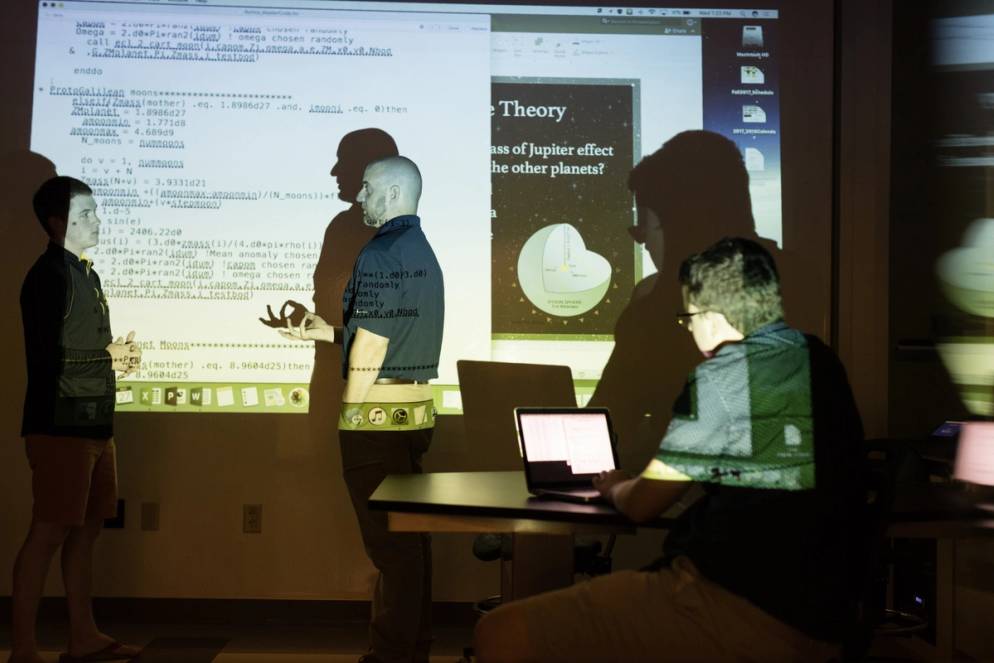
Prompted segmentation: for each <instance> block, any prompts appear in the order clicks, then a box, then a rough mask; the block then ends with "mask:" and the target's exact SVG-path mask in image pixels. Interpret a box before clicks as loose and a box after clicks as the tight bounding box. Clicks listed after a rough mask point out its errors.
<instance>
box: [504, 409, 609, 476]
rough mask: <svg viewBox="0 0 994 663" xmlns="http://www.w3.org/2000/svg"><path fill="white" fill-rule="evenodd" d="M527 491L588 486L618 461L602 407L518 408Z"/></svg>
mask: <svg viewBox="0 0 994 663" xmlns="http://www.w3.org/2000/svg"><path fill="white" fill-rule="evenodd" d="M515 414H516V415H517V419H518V435H519V436H520V439H521V450H522V455H523V456H524V461H525V474H526V477H527V479H528V485H529V488H535V487H542V486H569V485H588V486H589V484H590V480H591V478H592V477H593V476H594V475H596V474H597V473H598V472H603V471H605V470H613V469H615V468H616V467H617V459H616V456H615V452H614V444H613V443H612V432H611V422H610V419H609V417H608V412H607V410H606V409H603V408H517V409H516V410H515Z"/></svg>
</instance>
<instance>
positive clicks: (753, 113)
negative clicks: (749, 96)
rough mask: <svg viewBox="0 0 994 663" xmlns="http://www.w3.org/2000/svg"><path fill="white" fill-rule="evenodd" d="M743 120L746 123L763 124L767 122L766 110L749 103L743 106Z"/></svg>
mask: <svg viewBox="0 0 994 663" xmlns="http://www.w3.org/2000/svg"><path fill="white" fill-rule="evenodd" d="M742 121H743V122H745V123H746V124H762V123H763V122H766V111H764V110H763V109H762V108H760V107H759V106H754V105H749V104H747V105H745V106H743V107H742Z"/></svg>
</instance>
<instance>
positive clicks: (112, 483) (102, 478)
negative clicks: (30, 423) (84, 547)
mask: <svg viewBox="0 0 994 663" xmlns="http://www.w3.org/2000/svg"><path fill="white" fill-rule="evenodd" d="M24 443H25V444H24V448H25V451H26V452H27V455H28V464H29V465H30V466H31V490H32V493H33V494H34V508H33V510H32V515H33V517H34V520H35V521H36V522H42V523H52V524H55V525H68V526H71V527H79V526H81V525H83V523H84V522H86V521H90V520H102V519H105V518H113V517H114V516H115V515H116V514H117V454H116V450H115V447H114V438H108V439H104V440H91V439H87V438H81V437H62V436H58V435H28V436H27V437H25V438H24Z"/></svg>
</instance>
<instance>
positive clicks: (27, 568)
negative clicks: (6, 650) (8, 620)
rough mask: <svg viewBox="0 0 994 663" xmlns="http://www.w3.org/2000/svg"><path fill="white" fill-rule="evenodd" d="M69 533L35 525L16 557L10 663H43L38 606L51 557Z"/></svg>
mask: <svg viewBox="0 0 994 663" xmlns="http://www.w3.org/2000/svg"><path fill="white" fill-rule="evenodd" d="M68 532H69V528H68V527H66V526H64V525H56V524H53V523H39V522H35V521H32V522H31V528H30V529H29V530H28V535H27V537H26V538H25V540H24V545H23V546H21V550H20V552H18V553H17V560H16V561H15V562H14V586H13V592H12V596H11V603H12V606H11V607H12V610H11V612H12V614H11V617H12V622H13V623H12V629H11V647H10V650H11V651H10V659H9V661H10V662H11V663H42V658H41V657H40V656H39V655H38V643H37V641H36V640H35V623H36V622H37V620H38V605H39V603H41V595H42V593H43V592H44V591H45V579H46V578H47V577H48V569H49V567H50V566H51V565H52V557H54V556H55V552H56V551H57V550H58V549H59V546H61V545H62V543H63V541H65V538H66V535H67V534H68Z"/></svg>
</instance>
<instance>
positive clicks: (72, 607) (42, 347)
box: [10, 177, 141, 663]
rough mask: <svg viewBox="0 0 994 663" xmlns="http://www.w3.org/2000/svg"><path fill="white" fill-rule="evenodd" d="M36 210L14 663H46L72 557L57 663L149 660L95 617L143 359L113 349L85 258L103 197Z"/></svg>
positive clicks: (61, 191)
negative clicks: (103, 542) (124, 418)
mask: <svg viewBox="0 0 994 663" xmlns="http://www.w3.org/2000/svg"><path fill="white" fill-rule="evenodd" d="M33 203H34V209H35V214H36V215H37V217H38V221H39V222H40V223H41V225H42V227H43V228H44V229H45V232H46V233H47V234H48V236H49V240H50V242H49V245H48V248H47V250H46V251H45V253H43V254H42V255H41V257H40V258H38V260H37V262H35V264H34V266H33V267H32V268H31V270H30V271H29V272H28V275H27V277H26V278H25V279H24V285H23V286H22V288H21V316H22V319H23V323H24V346H25V350H26V355H27V368H28V386H27V394H26V396H25V400H24V419H23V423H22V427H21V435H22V436H23V437H24V441H25V451H26V453H27V456H28V462H29V464H30V465H31V471H32V480H31V485H32V492H33V496H34V506H33V509H32V519H31V527H30V529H29V530H28V535H27V538H26V540H25V542H24V545H23V546H22V547H21V550H20V552H19V553H18V556H17V561H16V562H15V565H14V587H13V596H12V603H13V606H12V608H13V609H12V613H13V630H12V638H11V640H12V642H11V656H10V662H11V663H21V662H25V663H27V662H30V663H40V662H41V661H42V659H41V658H40V657H39V655H38V650H37V645H36V642H35V633H34V630H35V620H36V618H37V613H38V604H39V601H40V600H41V595H42V591H43V589H44V586H45V578H46V576H47V575H48V569H49V567H50V566H51V561H52V557H53V556H54V555H55V552H56V551H57V550H58V549H59V548H60V547H61V548H62V577H63V581H64V584H65V588H66V600H67V603H68V608H69V623H70V629H69V653H68V654H65V655H63V656H62V658H60V659H59V660H60V661H62V662H63V663H71V662H72V661H78V660H114V659H115V658H116V659H128V658H134V657H135V656H137V655H138V653H139V651H138V650H137V649H136V648H134V647H130V646H128V645H124V644H121V643H119V642H116V641H115V640H114V639H113V638H111V637H109V636H107V635H105V634H103V633H101V632H100V630H99V629H98V628H97V626H96V624H95V623H94V619H93V611H92V607H91V600H90V594H91V580H92V554H93V544H94V542H95V541H96V538H97V535H98V534H99V533H100V529H101V526H102V524H103V520H104V519H105V518H110V517H113V516H114V515H115V513H116V511H117V467H116V461H115V449H114V439H113V417H114V398H115V382H116V381H115V376H114V372H115V371H118V372H120V373H121V377H124V376H125V375H128V374H129V373H131V372H132V371H134V370H136V369H137V368H138V366H139V364H140V361H141V351H140V350H139V348H138V346H137V345H136V344H135V343H134V342H133V339H134V332H131V333H129V334H128V337H127V339H126V340H124V339H121V338H118V339H117V340H116V341H114V340H113V337H112V336H111V331H110V315H109V312H108V307H107V300H106V299H105V298H104V294H103V290H102V289H101V286H100V278H99V277H98V276H97V273H96V272H95V271H93V267H92V262H90V260H89V259H88V258H87V257H86V256H85V254H84V253H83V251H85V250H86V249H88V248H91V247H94V246H96V245H97V241H98V239H99V233H100V219H99V218H98V217H97V205H96V202H95V201H94V200H93V192H92V190H91V189H90V187H88V186H87V185H86V184H84V183H83V182H80V181H79V180H76V179H73V178H71V177H54V178H52V179H50V180H48V181H47V182H45V183H44V184H42V186H41V187H40V188H39V189H38V192H37V193H36V194H35V196H34V201H33Z"/></svg>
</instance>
